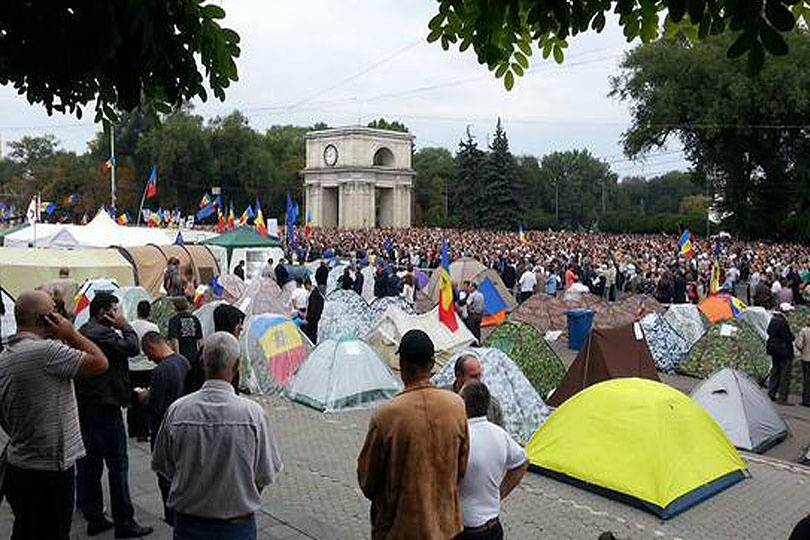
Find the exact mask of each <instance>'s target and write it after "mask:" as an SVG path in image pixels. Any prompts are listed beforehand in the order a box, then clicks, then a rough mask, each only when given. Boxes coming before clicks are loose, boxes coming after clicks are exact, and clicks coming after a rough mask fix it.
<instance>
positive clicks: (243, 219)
mask: <svg viewBox="0 0 810 540" xmlns="http://www.w3.org/2000/svg"><path fill="white" fill-rule="evenodd" d="M255 218H256V215H255V214H254V213H253V207H252V206H251V205H248V207H247V208H245V211H244V212H242V215H241V216H240V217H239V226H240V227H244V226H246V225H247V224H248V221H250V220H251V219H255Z"/></svg>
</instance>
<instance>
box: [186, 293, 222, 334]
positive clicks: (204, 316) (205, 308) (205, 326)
mask: <svg viewBox="0 0 810 540" xmlns="http://www.w3.org/2000/svg"><path fill="white" fill-rule="evenodd" d="M223 304H227V302H223V301H222V300H214V301H213V302H208V303H207V304H203V305H201V306H200V307H199V308H197V309H195V310H194V316H195V317H197V319H198V320H199V321H200V326H201V327H202V334H203V339H204V338H207V337H208V336H210V335H211V334H213V333H214V310H215V309H217V306H221V305H223Z"/></svg>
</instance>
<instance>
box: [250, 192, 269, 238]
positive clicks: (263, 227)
mask: <svg viewBox="0 0 810 540" xmlns="http://www.w3.org/2000/svg"><path fill="white" fill-rule="evenodd" d="M253 226H254V227H255V228H256V232H257V233H259V234H260V235H261V236H264V237H265V238H267V224H266V223H265V222H264V214H262V205H261V204H259V200H258V199H256V218H255V219H254V220H253Z"/></svg>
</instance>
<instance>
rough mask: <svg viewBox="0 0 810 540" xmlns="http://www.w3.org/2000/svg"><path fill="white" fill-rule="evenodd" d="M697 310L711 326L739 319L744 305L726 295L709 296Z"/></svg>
mask: <svg viewBox="0 0 810 540" xmlns="http://www.w3.org/2000/svg"><path fill="white" fill-rule="evenodd" d="M698 309H699V310H700V311H701V313H703V315H704V316H705V317H706V318H707V319H709V322H711V323H712V324H716V323H719V322H721V321H730V320H732V319H737V318H739V317H740V316H741V315H742V313H743V311H745V309H746V308H745V304H743V303H742V302H741V301H739V300H737V299H736V298H734V297H733V296H731V295H728V294H716V295H714V296H710V297H708V298H706V299H705V300H703V301H702V302H701V303H700V304H698Z"/></svg>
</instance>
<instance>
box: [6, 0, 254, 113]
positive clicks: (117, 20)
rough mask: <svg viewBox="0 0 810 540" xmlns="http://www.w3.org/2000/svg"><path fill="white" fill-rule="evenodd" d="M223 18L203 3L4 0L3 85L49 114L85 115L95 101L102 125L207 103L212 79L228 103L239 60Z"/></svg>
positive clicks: (188, 0) (186, 0)
mask: <svg viewBox="0 0 810 540" xmlns="http://www.w3.org/2000/svg"><path fill="white" fill-rule="evenodd" d="M224 17H225V11H224V10H223V9H222V8H221V7H219V6H216V5H212V4H205V0H161V1H155V0H148V1H144V0H117V1H111V2H78V1H68V2H58V3H56V4H54V3H51V2H17V1H7V2H2V3H0V84H2V85H6V84H11V85H13V87H14V88H15V89H16V90H17V91H18V92H19V93H20V94H24V95H25V96H26V98H27V99H28V101H29V102H30V103H40V104H42V105H43V106H44V107H45V109H46V110H47V111H48V113H49V114H51V113H53V111H58V112H62V113H64V112H70V113H71V114H76V116H77V117H81V116H82V108H83V107H84V106H86V105H87V104H88V103H90V102H92V101H95V108H96V120H97V121H98V120H100V119H102V118H107V119H113V118H115V116H116V113H115V110H116V109H117V110H123V111H131V110H134V109H136V108H138V107H140V106H141V104H142V103H144V102H145V103H147V106H148V108H149V109H150V110H152V111H159V112H163V113H168V112H170V111H171V108H172V107H173V106H176V105H179V104H180V103H182V102H183V101H186V100H191V99H193V98H199V99H201V100H203V101H205V100H206V99H207V96H208V94H207V91H206V89H205V86H204V84H205V83H207V85H208V87H209V88H210V89H211V90H212V91H213V92H214V95H215V96H216V97H217V98H219V99H220V100H224V99H225V89H226V88H227V87H228V86H229V85H230V83H231V81H236V80H237V79H238V75H237V69H236V63H235V59H236V58H237V57H238V56H239V54H240V49H239V36H238V35H237V33H236V32H234V31H233V30H230V29H228V28H223V27H222V26H221V25H220V22H219V21H220V20H221V19H223V18H224ZM203 73H204V75H203Z"/></svg>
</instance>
